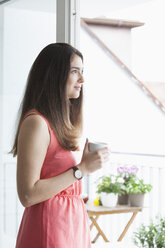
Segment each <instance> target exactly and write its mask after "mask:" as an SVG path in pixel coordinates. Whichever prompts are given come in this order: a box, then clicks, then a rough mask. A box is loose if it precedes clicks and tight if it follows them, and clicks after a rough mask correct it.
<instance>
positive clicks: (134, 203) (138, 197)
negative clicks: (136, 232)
mask: <svg viewBox="0 0 165 248" xmlns="http://www.w3.org/2000/svg"><path fill="white" fill-rule="evenodd" d="M129 204H130V206H131V207H143V204H144V193H140V194H130V195H129Z"/></svg>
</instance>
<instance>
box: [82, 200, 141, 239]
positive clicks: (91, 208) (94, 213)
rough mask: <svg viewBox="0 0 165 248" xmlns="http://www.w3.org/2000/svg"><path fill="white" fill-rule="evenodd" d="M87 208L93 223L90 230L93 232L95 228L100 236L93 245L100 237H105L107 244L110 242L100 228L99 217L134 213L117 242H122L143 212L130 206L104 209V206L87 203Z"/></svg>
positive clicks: (139, 208)
mask: <svg viewBox="0 0 165 248" xmlns="http://www.w3.org/2000/svg"><path fill="white" fill-rule="evenodd" d="M85 206H86V210H87V213H88V216H89V218H90V220H91V221H92V223H91V225H90V230H92V228H93V227H94V226H95V227H96V228H97V230H98V234H97V235H96V237H95V238H94V239H93V241H92V243H95V242H96V240H97V239H98V237H99V236H100V235H101V236H102V237H103V239H104V241H105V242H109V240H108V239H107V237H106V236H105V234H104V232H103V230H101V228H100V226H99V225H98V223H97V220H98V218H99V216H101V215H105V214H120V213H132V216H131V218H130V220H129V221H128V223H127V224H126V226H125V228H124V230H123V232H122V233H121V235H120V237H119V238H118V240H117V241H121V240H122V239H123V238H124V236H125V234H126V232H127V231H128V228H129V227H130V225H131V224H132V222H133V221H134V219H135V217H136V215H137V213H138V212H141V211H142V208H141V207H130V206H128V205H117V206H115V207H103V206H95V205H94V204H93V203H91V202H87V203H86V204H85Z"/></svg>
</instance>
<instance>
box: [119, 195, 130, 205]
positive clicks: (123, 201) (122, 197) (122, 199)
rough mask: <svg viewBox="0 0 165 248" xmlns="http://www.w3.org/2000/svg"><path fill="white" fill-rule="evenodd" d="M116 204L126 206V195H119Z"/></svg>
mask: <svg viewBox="0 0 165 248" xmlns="http://www.w3.org/2000/svg"><path fill="white" fill-rule="evenodd" d="M117 204H119V205H128V195H127V194H124V195H119V196H118V202H117Z"/></svg>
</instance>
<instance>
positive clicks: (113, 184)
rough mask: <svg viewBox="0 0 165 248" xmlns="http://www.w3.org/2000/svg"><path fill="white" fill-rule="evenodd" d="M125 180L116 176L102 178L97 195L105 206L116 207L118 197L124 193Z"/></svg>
mask: <svg viewBox="0 0 165 248" xmlns="http://www.w3.org/2000/svg"><path fill="white" fill-rule="evenodd" d="M122 190H123V180H122V179H121V178H120V177H118V176H116V175H112V174H111V175H109V176H102V177H100V178H99V182H98V184H97V193H99V194H100V199H101V202H102V205H103V206H106V207H114V206H116V204H117V199H118V195H120V194H121V193H122Z"/></svg>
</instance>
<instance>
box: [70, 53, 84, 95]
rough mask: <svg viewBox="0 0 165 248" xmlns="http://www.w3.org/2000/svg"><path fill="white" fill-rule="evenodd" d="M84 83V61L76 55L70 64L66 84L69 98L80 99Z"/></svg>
mask: <svg viewBox="0 0 165 248" xmlns="http://www.w3.org/2000/svg"><path fill="white" fill-rule="evenodd" d="M83 82H84V78H83V62H82V59H81V58H80V57H79V56H78V55H75V56H74V57H73V58H72V60H71V64H70V71H69V75H68V79H67V82H66V93H67V98H68V99H71V98H78V97H79V95H80V91H81V87H82V84H83Z"/></svg>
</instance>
